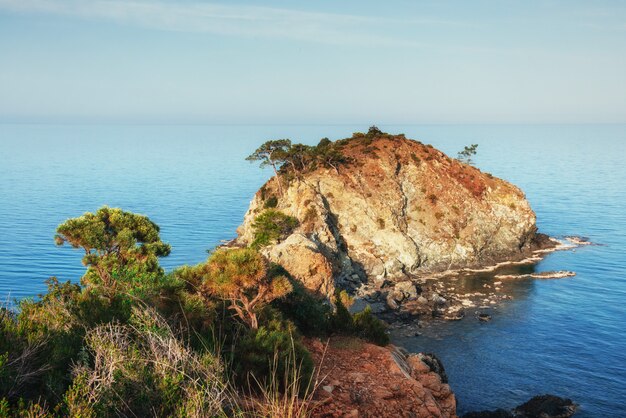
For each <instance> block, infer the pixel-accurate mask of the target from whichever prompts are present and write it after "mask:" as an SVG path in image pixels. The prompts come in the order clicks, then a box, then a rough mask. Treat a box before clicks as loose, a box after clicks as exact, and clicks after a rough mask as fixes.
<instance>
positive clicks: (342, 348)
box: [307, 337, 456, 418]
mask: <svg viewBox="0 0 626 418" xmlns="http://www.w3.org/2000/svg"><path fill="white" fill-rule="evenodd" d="M307 346H308V348H309V350H310V351H311V354H312V355H313V358H314V360H315V362H316V365H317V366H318V367H319V381H318V382H317V389H316V392H315V393H314V397H313V408H314V409H313V416H314V417H347V416H348V417H424V418H425V417H442V418H443V417H446V418H447V417H456V399H455V397H454V394H453V393H452V391H451V390H450V386H449V385H447V384H445V383H442V382H441V378H440V376H439V375H438V374H437V373H435V372H433V371H431V370H430V368H429V366H428V365H427V364H425V363H424V362H422V361H421V360H420V358H419V357H418V356H417V355H406V354H404V353H403V352H402V351H401V350H399V349H397V348H396V347H394V346H391V345H390V346H387V347H379V346H376V345H373V344H369V343H366V342H364V341H361V340H358V339H355V338H347V337H335V338H333V339H332V340H330V341H329V342H328V344H326V345H324V344H321V343H320V342H319V341H318V340H308V341H307ZM324 386H332V387H333V391H332V393H329V392H328V391H327V390H325V389H323V388H324Z"/></svg>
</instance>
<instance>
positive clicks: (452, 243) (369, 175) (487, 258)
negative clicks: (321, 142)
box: [236, 134, 545, 298]
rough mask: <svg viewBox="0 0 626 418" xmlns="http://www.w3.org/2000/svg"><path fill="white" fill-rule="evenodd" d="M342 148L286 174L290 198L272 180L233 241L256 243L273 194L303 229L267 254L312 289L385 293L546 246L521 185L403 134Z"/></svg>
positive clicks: (344, 143)
mask: <svg viewBox="0 0 626 418" xmlns="http://www.w3.org/2000/svg"><path fill="white" fill-rule="evenodd" d="M340 143H341V148H340V149H341V152H342V154H343V155H344V156H345V157H347V158H348V159H349V161H350V162H349V163H343V164H341V165H338V166H335V167H334V168H326V167H319V168H317V169H314V170H310V171H308V172H306V173H304V174H301V175H293V173H287V172H286V171H284V170H283V171H284V172H283V174H282V175H280V176H279V177H280V181H281V182H282V183H281V184H282V189H283V190H282V192H283V193H282V194H281V193H280V191H279V188H278V180H277V178H273V179H271V180H269V181H268V182H267V183H266V184H265V185H264V186H263V187H262V189H261V190H259V192H258V193H257V194H256V195H255V196H254V199H253V200H252V202H251V204H250V208H249V210H248V212H247V213H246V215H245V218H244V222H243V224H242V225H241V226H240V228H239V229H238V233H239V236H238V238H237V241H236V242H237V243H239V244H249V243H251V242H252V241H253V239H254V228H253V223H254V219H255V218H256V216H257V215H259V214H260V213H261V212H263V210H264V208H265V207H266V206H267V202H268V199H272V200H274V199H273V198H276V199H277V203H276V210H279V211H282V212H283V213H285V214H287V215H290V216H293V217H296V218H297V219H298V220H299V221H300V225H299V226H298V227H297V228H296V229H295V230H294V231H293V232H292V233H291V234H290V235H289V236H287V237H285V239H283V240H282V241H281V242H278V243H275V244H274V245H270V246H268V247H265V248H264V249H263V252H264V254H265V255H266V256H267V257H268V258H269V259H270V260H272V261H275V262H277V263H280V264H281V265H282V266H283V267H285V268H286V269H287V270H288V271H289V272H290V273H291V274H292V275H293V276H294V277H297V278H298V279H300V280H302V282H303V283H304V284H305V285H306V286H307V287H308V288H309V289H311V290H314V291H317V292H319V293H322V294H326V295H328V294H330V293H332V291H333V289H334V287H335V285H338V286H340V287H342V288H348V289H357V288H359V287H360V286H361V285H362V284H364V283H368V284H370V285H373V286H377V287H383V286H384V284H385V283H386V282H389V281H399V280H403V279H412V278H415V277H419V276H420V275H426V274H430V273H433V272H440V271H444V270H448V269H454V268H464V267H476V266H484V265H488V264H491V263H494V262H498V261H503V260H509V259H521V258H523V257H524V256H525V255H527V254H529V253H530V252H531V251H532V250H533V249H536V247H537V245H539V244H538V243H539V242H540V241H541V239H538V238H542V237H541V234H537V228H536V226H535V214H534V212H533V211H532V209H531V208H530V205H529V203H528V201H527V200H526V199H525V196H524V194H523V193H522V191H521V190H520V189H519V188H517V187H515V186H514V185H512V184H510V183H508V182H506V181H504V180H501V179H498V178H496V177H493V176H491V175H490V174H487V173H483V172H481V171H480V170H479V169H477V168H475V167H473V166H470V165H467V164H463V163H461V162H459V161H458V160H456V159H452V158H450V157H448V156H446V155H445V154H444V153H442V152H441V151H438V150H436V149H435V148H433V147H432V146H430V145H424V144H422V143H420V142H417V141H413V140H409V139H406V138H404V136H403V135H397V136H392V135H387V134H380V135H376V136H374V137H371V136H364V135H363V134H360V135H355V136H353V137H352V138H349V139H346V140H341V142H340ZM543 238H545V237H543ZM406 290H407V291H406V297H407V298H412V297H415V296H416V295H415V294H414V293H415V292H413V290H412V289H406Z"/></svg>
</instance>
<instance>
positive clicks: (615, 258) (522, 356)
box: [0, 124, 626, 418]
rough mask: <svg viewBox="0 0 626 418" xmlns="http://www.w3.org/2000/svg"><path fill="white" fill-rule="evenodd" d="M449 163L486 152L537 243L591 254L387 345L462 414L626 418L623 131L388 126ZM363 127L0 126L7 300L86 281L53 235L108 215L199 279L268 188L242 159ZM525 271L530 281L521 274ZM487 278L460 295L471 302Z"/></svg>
mask: <svg viewBox="0 0 626 418" xmlns="http://www.w3.org/2000/svg"><path fill="white" fill-rule="evenodd" d="M379 128H381V129H382V130H383V131H386V132H389V133H404V134H405V135H406V136H407V137H409V138H413V139H418V140H420V141H422V142H424V143H429V144H432V145H433V146H435V147H436V148H438V149H440V150H442V151H444V152H445V153H447V154H448V155H450V156H452V157H456V155H457V152H458V151H460V150H462V149H463V147H464V146H466V145H469V144H478V148H477V151H478V152H477V155H476V157H475V159H474V160H475V165H476V166H477V167H478V168H480V169H481V170H483V171H486V172H489V173H492V174H493V175H495V176H498V177H501V178H503V179H506V180H508V181H510V182H512V183H514V184H516V185H517V186H519V187H520V188H521V189H522V190H523V191H524V192H525V193H526V197H527V199H528V200H529V201H530V204H531V206H532V208H533V209H534V210H535V212H536V213H537V224H538V227H539V229H540V231H541V232H544V233H546V234H549V235H551V236H554V237H557V238H559V237H565V236H570V235H575V236H582V237H586V238H588V240H589V241H591V242H592V243H593V244H594V245H588V246H584V247H578V248H576V249H575V250H571V251H561V252H555V253H552V254H550V255H548V256H547V257H546V258H545V259H543V260H542V261H541V262H539V263H538V264H537V265H534V266H532V267H531V270H532V271H551V270H570V271H574V272H576V276H575V277H572V278H564V279H559V280H535V279H523V280H515V281H512V282H507V284H506V286H507V287H506V292H507V294H509V295H511V296H512V299H511V300H507V301H505V302H503V303H500V304H498V305H497V306H494V307H492V308H491V309H490V314H491V315H492V320H491V321H489V322H480V321H478V320H477V317H476V313H477V312H476V311H475V310H471V309H470V310H469V312H466V317H465V318H464V319H463V320H460V321H451V322H450V321H439V322H423V324H422V328H420V331H419V332H418V333H417V334H415V335H411V336H410V337H407V336H406V335H404V334H402V333H397V334H396V333H394V334H392V341H393V342H394V343H395V344H398V345H401V346H403V347H405V348H406V349H408V350H409V351H415V352H418V351H423V352H433V353H435V354H436V355H437V356H438V357H439V358H440V359H441V360H442V362H443V364H444V365H445V369H446V372H447V375H448V378H449V383H450V385H451V387H452V389H453V391H454V392H455V394H456V396H457V400H458V412H459V414H463V413H465V412H468V411H476V410H485V409H495V408H512V407H514V406H516V405H518V404H520V403H522V402H524V401H526V400H528V399H529V398H530V397H532V396H534V395H539V394H545V393H550V394H555V395H558V396H562V397H567V398H571V399H572V400H574V401H575V402H576V403H578V404H579V405H580V408H579V412H578V413H577V415H576V416H578V417H581V418H582V417H626V125H618V124H606V125H379ZM367 129H368V126H366V125H356V124H355V125H311V126H302V125H262V126H253V125H210V126H205V125H145V126H144V125H94V124H82V125H81V124H76V125H48V124H30V125H29V124H0V300H1V301H3V303H5V304H9V305H11V304H12V303H14V301H16V300H19V299H22V298H37V297H38V295H39V294H41V293H43V292H45V290H46V284H45V280H46V279H47V278H49V277H50V276H56V277H57V278H58V279H59V280H62V281H65V280H72V281H78V280H79V278H80V276H81V275H82V274H83V272H84V270H85V268H84V266H82V264H81V261H80V260H81V254H80V251H78V250H74V249H72V248H70V247H67V246H64V247H57V246H55V243H54V239H53V237H54V234H55V229H56V227H57V226H58V225H59V224H60V223H62V222H63V221H64V220H66V219H68V218H71V217H75V216H79V215H81V214H82V213H84V212H87V211H94V210H96V209H98V208H99V207H100V206H102V205H109V206H112V207H121V208H123V209H125V210H129V211H132V212H137V213H141V214H145V215H147V216H149V217H150V219H152V220H153V221H154V222H156V223H157V224H158V225H159V226H160V227H161V235H162V238H163V240H164V241H166V242H169V243H170V244H171V245H172V253H171V255H170V256H169V257H167V258H164V259H162V261H161V264H162V265H163V266H164V267H165V268H166V269H168V270H171V269H173V268H175V267H177V266H180V265H183V264H196V263H199V262H202V261H203V260H205V259H206V257H207V251H209V250H211V249H212V248H214V247H215V246H216V245H219V244H220V243H221V242H223V241H225V240H229V239H232V238H233V237H234V236H235V234H236V228H237V226H238V225H239V224H240V223H241V221H242V218H243V215H244V213H245V211H246V209H247V207H248V204H249V202H250V200H251V198H252V196H253V194H254V193H255V192H256V190H258V188H259V187H260V186H261V185H262V184H263V183H264V182H265V181H266V180H267V179H268V178H269V177H270V176H271V172H270V171H269V170H267V169H265V170H264V169H261V168H259V167H258V166H257V165H255V164H251V163H249V162H248V161H245V157H246V156H247V155H249V154H250V153H251V152H252V151H254V149H255V148H256V147H257V146H258V145H260V144H261V143H263V142H264V141H266V140H268V139H278V138H290V139H291V140H292V141H294V142H302V143H306V144H315V143H317V142H318V141H319V140H320V139H321V138H322V137H328V138H330V139H339V138H344V137H348V136H351V134H352V133H353V132H357V131H367ZM525 268H526V269H527V270H528V268H529V267H525ZM492 276H493V275H490V274H487V273H486V274H477V275H476V276H475V277H473V278H469V279H467V280H465V281H464V283H463V287H464V288H465V289H468V290H472V289H474V290H480V289H481V288H484V285H485V284H493V281H494V279H493V277H492Z"/></svg>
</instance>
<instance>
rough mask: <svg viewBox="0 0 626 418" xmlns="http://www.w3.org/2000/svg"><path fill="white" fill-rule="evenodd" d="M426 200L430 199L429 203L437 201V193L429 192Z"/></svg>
mask: <svg viewBox="0 0 626 418" xmlns="http://www.w3.org/2000/svg"><path fill="white" fill-rule="evenodd" d="M428 200H430V203H432V204H433V205H434V204H436V203H437V200H439V199H438V198H437V195H436V194H434V193H431V194H429V195H428Z"/></svg>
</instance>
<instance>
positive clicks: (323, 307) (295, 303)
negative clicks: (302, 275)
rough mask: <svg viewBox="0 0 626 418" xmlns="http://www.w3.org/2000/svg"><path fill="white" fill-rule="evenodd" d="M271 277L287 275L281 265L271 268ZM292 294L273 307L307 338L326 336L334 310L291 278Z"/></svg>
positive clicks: (276, 301)
mask: <svg viewBox="0 0 626 418" xmlns="http://www.w3.org/2000/svg"><path fill="white" fill-rule="evenodd" d="M270 275H287V272H286V271H285V270H284V269H283V268H282V267H281V266H279V265H277V264H274V265H273V266H271V267H270ZM289 280H290V281H291V286H292V288H293V290H292V292H291V293H289V294H288V295H287V296H285V297H284V298H281V299H277V300H275V301H274V302H272V305H271V306H272V307H274V308H275V309H277V310H278V311H280V313H281V314H282V315H283V317H284V318H286V319H288V320H290V321H292V322H293V323H294V324H295V325H296V327H297V328H298V330H299V331H300V332H301V333H302V334H304V335H306V336H309V337H311V336H317V337H321V336H325V335H327V334H328V332H329V329H330V317H331V315H332V309H331V307H330V305H328V304H327V303H325V302H324V300H323V299H322V297H318V296H315V295H313V294H311V293H310V292H309V291H308V290H306V289H305V287H304V285H303V284H302V282H300V281H299V280H295V279H292V278H291V277H290V278H289Z"/></svg>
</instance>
